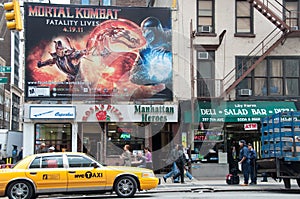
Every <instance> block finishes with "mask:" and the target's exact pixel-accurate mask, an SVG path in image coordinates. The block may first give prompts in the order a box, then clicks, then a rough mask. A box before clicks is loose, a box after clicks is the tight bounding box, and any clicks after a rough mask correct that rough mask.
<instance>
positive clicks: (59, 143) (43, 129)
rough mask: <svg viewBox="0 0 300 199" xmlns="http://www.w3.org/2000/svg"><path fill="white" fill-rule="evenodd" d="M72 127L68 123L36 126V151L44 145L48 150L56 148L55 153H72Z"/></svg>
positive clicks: (39, 124)
mask: <svg viewBox="0 0 300 199" xmlns="http://www.w3.org/2000/svg"><path fill="white" fill-rule="evenodd" d="M71 135H72V125H71V124H68V123H57V124H53V123H51V124H47V123H38V124H36V125H35V147H36V150H37V149H38V148H39V147H40V145H41V144H42V143H45V145H46V148H49V147H51V146H53V147H55V151H72V148H71V147H72V138H71V137H72V136H71ZM35 153H36V151H35Z"/></svg>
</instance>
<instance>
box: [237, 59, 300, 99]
mask: <svg viewBox="0 0 300 199" xmlns="http://www.w3.org/2000/svg"><path fill="white" fill-rule="evenodd" d="M255 59H257V58H255ZM255 59H254V60H255ZM241 60H243V58H238V59H237V63H241ZM237 71H238V68H237ZM237 74H238V73H237ZM238 77H239V75H237V78H238ZM299 88H300V57H276V58H275V57H268V58H266V59H265V60H263V61H262V62H261V63H260V64H259V65H258V66H257V67H256V68H255V69H254V70H253V71H252V72H251V73H250V74H249V75H248V76H247V77H246V78H245V79H244V80H243V81H242V82H241V83H240V84H239V85H238V87H237V89H252V95H253V96H256V97H272V96H276V97H280V96H285V97H288V96H290V97H295V96H299Z"/></svg>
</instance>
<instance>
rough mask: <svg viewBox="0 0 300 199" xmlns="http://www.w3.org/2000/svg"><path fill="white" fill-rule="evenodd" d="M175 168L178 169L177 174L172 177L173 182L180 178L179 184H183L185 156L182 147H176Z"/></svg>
mask: <svg viewBox="0 0 300 199" xmlns="http://www.w3.org/2000/svg"><path fill="white" fill-rule="evenodd" d="M175 163H176V166H177V168H178V169H179V173H177V174H176V175H175V176H173V180H175V179H176V178H178V177H179V176H180V181H181V183H184V170H185V163H186V161H185V155H184V152H183V147H182V145H177V159H176V161H175Z"/></svg>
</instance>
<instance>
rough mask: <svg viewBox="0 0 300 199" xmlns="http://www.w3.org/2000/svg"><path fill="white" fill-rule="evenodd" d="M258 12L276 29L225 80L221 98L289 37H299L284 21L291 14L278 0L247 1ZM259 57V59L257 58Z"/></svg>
mask: <svg viewBox="0 0 300 199" xmlns="http://www.w3.org/2000/svg"><path fill="white" fill-rule="evenodd" d="M247 1H248V2H249V3H250V4H251V5H252V6H253V7H254V8H255V9H256V10H258V11H259V12H260V13H261V14H262V15H264V16H265V17H266V18H267V19H268V20H269V21H270V22H272V23H273V24H274V25H275V26H276V28H275V29H274V30H273V31H272V32H271V33H270V34H269V35H267V36H266V37H265V39H263V41H261V42H260V43H259V44H258V45H257V46H256V47H255V48H254V49H253V50H252V51H251V52H250V53H249V54H248V55H247V56H246V57H245V58H244V59H243V61H242V63H241V65H240V66H239V67H238V68H237V69H236V67H234V68H233V69H232V70H231V71H230V72H229V73H228V74H227V75H226V76H225V77H224V79H223V88H224V89H225V91H223V93H221V98H225V97H226V96H227V95H228V94H229V93H230V92H231V91H232V90H233V89H235V88H236V87H237V86H238V84H239V83H240V82H241V81H242V80H243V79H244V78H245V77H246V76H247V75H249V73H251V71H253V70H254V69H255V67H256V66H258V65H259V64H260V63H261V62H262V61H263V60H264V59H265V58H266V57H267V56H268V55H269V54H270V53H271V52H272V51H273V50H274V49H275V48H276V47H277V46H278V45H280V44H283V42H284V41H285V39H286V38H288V37H299V36H300V33H299V32H300V31H298V30H294V29H293V28H291V26H290V24H289V23H288V22H287V21H285V20H284V18H289V16H290V15H291V12H290V11H289V10H287V9H286V8H285V7H284V6H283V5H282V4H280V3H279V2H278V1H277V0H247ZM257 57H258V58H257Z"/></svg>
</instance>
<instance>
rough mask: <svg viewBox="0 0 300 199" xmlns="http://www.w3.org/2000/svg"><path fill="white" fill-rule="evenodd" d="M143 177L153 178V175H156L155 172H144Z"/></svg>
mask: <svg viewBox="0 0 300 199" xmlns="http://www.w3.org/2000/svg"><path fill="white" fill-rule="evenodd" d="M142 177H143V178H151V177H155V176H154V173H153V172H143V173H142Z"/></svg>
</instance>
